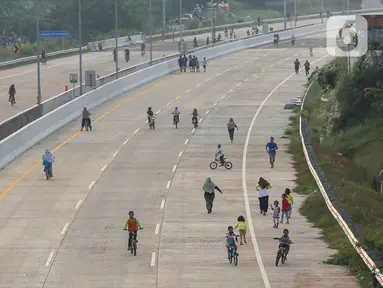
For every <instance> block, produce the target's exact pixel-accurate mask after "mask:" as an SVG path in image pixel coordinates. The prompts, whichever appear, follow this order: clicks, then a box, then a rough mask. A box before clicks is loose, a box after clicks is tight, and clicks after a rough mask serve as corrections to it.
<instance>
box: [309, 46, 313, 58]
mask: <svg viewBox="0 0 383 288" xmlns="http://www.w3.org/2000/svg"><path fill="white" fill-rule="evenodd" d="M309 54H310V56H313V55H314V54H313V47H311V46H310V47H309Z"/></svg>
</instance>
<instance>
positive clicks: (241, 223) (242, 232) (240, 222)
mask: <svg viewBox="0 0 383 288" xmlns="http://www.w3.org/2000/svg"><path fill="white" fill-rule="evenodd" d="M235 229H238V231H239V239H240V240H239V245H243V242H245V243H247V241H246V221H245V217H243V216H239V217H238V219H237V224H236V225H235V227H234V230H235ZM242 239H243V242H242Z"/></svg>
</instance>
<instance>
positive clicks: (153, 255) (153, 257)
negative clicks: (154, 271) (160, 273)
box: [150, 252, 156, 267]
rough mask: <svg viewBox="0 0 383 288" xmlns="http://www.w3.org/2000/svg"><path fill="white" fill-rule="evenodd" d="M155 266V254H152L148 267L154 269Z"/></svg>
mask: <svg viewBox="0 0 383 288" xmlns="http://www.w3.org/2000/svg"><path fill="white" fill-rule="evenodd" d="M154 265H156V252H153V253H152V261H150V266H152V267H154Z"/></svg>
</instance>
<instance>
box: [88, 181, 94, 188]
mask: <svg viewBox="0 0 383 288" xmlns="http://www.w3.org/2000/svg"><path fill="white" fill-rule="evenodd" d="M94 184H96V181H92V182H91V183H90V184H89V186H88V189H92V188H93V186H94Z"/></svg>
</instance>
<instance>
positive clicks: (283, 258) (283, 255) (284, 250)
mask: <svg viewBox="0 0 383 288" xmlns="http://www.w3.org/2000/svg"><path fill="white" fill-rule="evenodd" d="M286 258H287V255H286V249H283V253H282V257H281V262H282V264H285V262H286Z"/></svg>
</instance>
